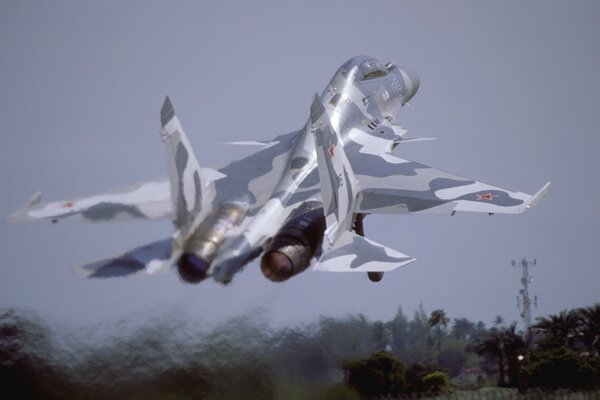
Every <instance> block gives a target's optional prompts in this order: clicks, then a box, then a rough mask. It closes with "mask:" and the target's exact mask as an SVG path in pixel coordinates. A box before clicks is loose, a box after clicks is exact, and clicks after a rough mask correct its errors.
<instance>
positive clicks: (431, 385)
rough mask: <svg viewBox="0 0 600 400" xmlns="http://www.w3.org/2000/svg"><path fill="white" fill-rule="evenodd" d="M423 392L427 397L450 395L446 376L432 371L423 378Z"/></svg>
mask: <svg viewBox="0 0 600 400" xmlns="http://www.w3.org/2000/svg"><path fill="white" fill-rule="evenodd" d="M423 389H424V390H423V392H424V393H425V394H427V395H428V396H437V395H440V394H448V393H450V381H449V379H448V374H446V373H445V372H442V371H433V372H431V373H429V374H427V375H425V376H424V377H423Z"/></svg>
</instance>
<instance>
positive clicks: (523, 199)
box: [349, 153, 550, 215]
mask: <svg viewBox="0 0 600 400" xmlns="http://www.w3.org/2000/svg"><path fill="white" fill-rule="evenodd" d="M349 157H350V159H351V162H352V165H353V168H354V171H355V173H356V176H357V178H358V181H359V186H360V194H359V198H358V201H357V205H356V208H355V212H360V213H366V214H371V213H373V214H434V215H453V214H454V213H455V212H457V211H470V212H482V213H489V214H495V213H501V214H520V213H522V212H524V211H526V210H527V209H529V208H531V207H533V206H534V205H535V204H537V203H538V202H539V200H541V198H542V197H543V196H544V195H545V194H546V193H547V192H548V190H549V189H550V183H547V184H546V185H545V186H544V187H543V188H542V189H540V190H539V191H538V192H537V193H536V194H534V195H529V194H527V193H522V192H511V191H509V190H506V189H501V188H499V187H495V186H491V185H488V184H485V183H482V182H477V181H475V180H472V179H469V178H463V177H460V176H457V175H453V174H449V173H447V172H444V171H441V170H438V169H435V168H431V167H428V166H427V165H423V164H419V163H416V162H413V161H409V160H404V159H402V158H399V157H395V156H393V155H390V154H382V155H381V156H373V155H367V154H360V153H355V154H354V155H352V156H351V155H349Z"/></svg>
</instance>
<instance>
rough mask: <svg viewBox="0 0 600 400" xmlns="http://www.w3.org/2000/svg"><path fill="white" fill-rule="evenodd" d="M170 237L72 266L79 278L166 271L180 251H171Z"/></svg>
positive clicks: (149, 273) (171, 242) (148, 273)
mask: <svg viewBox="0 0 600 400" xmlns="http://www.w3.org/2000/svg"><path fill="white" fill-rule="evenodd" d="M172 246H173V240H172V239H171V238H168V239H163V240H159V241H157V242H154V243H150V244H147V245H145V246H142V247H138V248H136V249H133V250H130V251H128V252H127V253H125V254H122V255H120V256H118V257H113V258H108V259H106V260H100V261H96V262H93V263H89V264H85V265H81V266H78V267H75V268H73V272H75V274H77V275H78V276H79V277H81V278H112V277H117V276H130V275H151V274H157V273H164V272H166V271H168V269H169V267H170V266H171V265H172V264H173V262H174V260H175V258H176V257H177V256H178V255H179V254H180V253H177V252H175V253H172Z"/></svg>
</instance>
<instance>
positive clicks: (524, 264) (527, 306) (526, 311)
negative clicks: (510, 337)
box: [511, 258, 537, 338]
mask: <svg viewBox="0 0 600 400" xmlns="http://www.w3.org/2000/svg"><path fill="white" fill-rule="evenodd" d="M536 264H537V261H536V259H535V258H534V259H533V261H529V260H527V259H526V258H523V259H522V260H521V261H515V260H512V261H511V265H512V266H513V267H521V268H522V274H521V285H522V287H521V289H520V290H519V295H518V296H517V306H518V307H519V311H521V318H523V324H524V325H525V335H526V337H527V338H529V327H530V326H531V306H534V307H537V296H534V297H533V299H532V298H531V297H530V296H529V284H530V283H531V282H532V281H533V279H532V278H531V276H529V267H533V266H535V265H536Z"/></svg>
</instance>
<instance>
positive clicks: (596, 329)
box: [577, 303, 600, 354]
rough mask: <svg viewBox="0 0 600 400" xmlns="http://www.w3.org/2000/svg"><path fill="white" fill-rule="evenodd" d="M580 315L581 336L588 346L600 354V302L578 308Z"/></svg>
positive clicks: (590, 349)
mask: <svg viewBox="0 0 600 400" xmlns="http://www.w3.org/2000/svg"><path fill="white" fill-rule="evenodd" d="M577 313H578V314H579V316H580V323H581V325H580V329H581V332H580V333H581V336H582V339H583V342H584V344H585V346H586V348H587V349H588V350H589V351H591V352H593V353H596V354H600V303H596V304H594V305H593V306H589V307H585V308H580V309H578V310H577Z"/></svg>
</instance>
